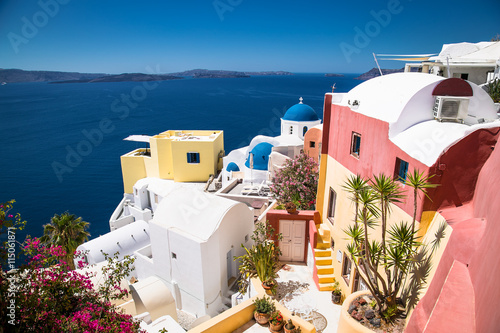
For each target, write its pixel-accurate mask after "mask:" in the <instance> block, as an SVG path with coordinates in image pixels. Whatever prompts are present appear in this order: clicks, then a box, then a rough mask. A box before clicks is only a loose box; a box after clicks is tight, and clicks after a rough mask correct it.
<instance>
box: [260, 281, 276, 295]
mask: <svg viewBox="0 0 500 333" xmlns="http://www.w3.org/2000/svg"><path fill="white" fill-rule="evenodd" d="M277 286H278V282H277V281H276V279H274V278H269V279H267V280H265V281H264V282H262V287H263V288H264V290H265V291H266V294H268V295H269V296H273V295H276V287H277Z"/></svg>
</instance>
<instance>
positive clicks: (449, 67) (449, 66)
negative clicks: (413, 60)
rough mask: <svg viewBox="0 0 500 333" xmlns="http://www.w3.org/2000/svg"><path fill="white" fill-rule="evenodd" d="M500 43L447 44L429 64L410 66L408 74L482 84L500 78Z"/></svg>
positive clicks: (407, 68)
mask: <svg viewBox="0 0 500 333" xmlns="http://www.w3.org/2000/svg"><path fill="white" fill-rule="evenodd" d="M499 67H500V41H498V42H479V43H454V44H444V45H443V48H442V49H441V52H440V53H439V54H438V55H437V56H434V57H430V58H429V59H428V60H427V61H423V62H422V63H418V64H406V66H405V72H412V71H421V72H423V73H430V74H434V75H439V76H443V77H446V78H461V79H464V80H468V81H471V82H473V83H475V84H478V85H481V84H483V83H487V82H490V81H492V80H494V79H495V78H497V79H498V78H499Z"/></svg>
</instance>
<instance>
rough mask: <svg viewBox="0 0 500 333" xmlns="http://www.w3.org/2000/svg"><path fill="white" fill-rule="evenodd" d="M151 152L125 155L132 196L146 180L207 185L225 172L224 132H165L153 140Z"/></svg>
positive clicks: (123, 163) (124, 169) (143, 150)
mask: <svg viewBox="0 0 500 333" xmlns="http://www.w3.org/2000/svg"><path fill="white" fill-rule="evenodd" d="M149 144H150V149H146V148H140V149H136V150H133V151H131V152H129V153H127V154H125V155H122V156H121V158H120V159H121V166H122V175H123V187H124V192H125V193H132V191H133V186H134V184H135V183H136V182H137V181H138V180H139V179H142V178H146V177H156V178H161V179H172V180H174V181H176V182H205V181H207V180H208V178H209V177H210V175H217V173H218V171H220V170H221V169H222V157H223V156H224V137H223V131H174V130H170V131H165V132H162V133H160V134H158V135H155V136H152V137H150V138H149Z"/></svg>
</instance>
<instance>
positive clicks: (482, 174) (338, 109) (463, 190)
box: [317, 73, 500, 332]
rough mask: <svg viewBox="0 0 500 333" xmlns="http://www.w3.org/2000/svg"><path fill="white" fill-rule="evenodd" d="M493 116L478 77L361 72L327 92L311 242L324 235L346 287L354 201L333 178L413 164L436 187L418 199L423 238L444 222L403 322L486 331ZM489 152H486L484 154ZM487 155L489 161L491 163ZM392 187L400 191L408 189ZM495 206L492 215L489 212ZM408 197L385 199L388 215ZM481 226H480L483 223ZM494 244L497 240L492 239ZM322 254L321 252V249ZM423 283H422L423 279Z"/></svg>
mask: <svg viewBox="0 0 500 333" xmlns="http://www.w3.org/2000/svg"><path fill="white" fill-rule="evenodd" d="M499 132H500V121H499V120H498V116H497V114H496V109H495V106H494V103H493V101H492V100H491V98H490V97H489V96H488V94H487V93H486V92H485V91H483V90H482V89H481V88H480V87H479V86H477V85H475V84H473V83H471V82H468V81H465V80H462V79H457V78H451V79H445V78H442V77H439V76H433V75H428V74H421V73H398V74H391V75H386V76H382V77H378V78H375V79H371V80H368V81H366V82H364V83H362V84H360V85H358V86H357V87H355V88H353V89H352V90H351V91H349V92H348V93H340V94H337V93H334V94H330V93H329V94H326V96H325V104H324V115H323V139H322V149H321V166H320V181H319V188H318V200H317V208H318V210H319V212H320V214H321V220H322V223H321V225H319V226H318V240H317V243H318V244H323V246H322V247H321V248H322V249H323V250H325V247H324V244H325V243H327V244H329V245H330V246H329V248H328V249H327V250H329V251H330V252H331V253H330V255H329V258H331V265H330V266H331V269H332V272H333V275H334V277H335V279H336V280H337V281H338V282H339V283H340V285H341V288H342V290H343V292H344V294H345V295H349V294H351V293H353V292H355V291H357V290H362V289H365V288H366V287H365V284H364V281H363V277H362V276H363V275H362V274H360V273H359V272H356V269H355V267H354V265H353V264H352V262H351V260H350V258H349V255H348V252H347V249H346V246H347V244H348V242H349V241H348V240H346V236H345V233H344V232H343V230H345V228H346V227H347V226H348V225H349V224H350V223H352V219H353V216H354V207H353V205H352V203H351V201H350V198H349V194H348V193H347V192H346V191H344V190H343V189H342V185H343V184H344V183H345V181H346V180H347V179H348V177H349V176H351V175H355V174H360V175H361V176H363V177H365V178H370V177H373V175H378V174H381V173H384V174H386V175H393V176H394V178H395V179H398V177H401V178H403V179H405V178H406V175H407V172H411V171H413V169H418V170H419V171H423V172H425V174H429V175H434V177H433V178H432V181H433V182H434V183H436V184H439V186H438V187H437V188H435V189H432V190H430V191H429V193H428V194H429V197H430V200H429V199H427V198H425V196H424V197H421V198H419V200H418V202H417V220H418V222H419V228H420V235H421V236H423V241H424V242H426V241H428V240H430V239H431V238H432V237H434V235H435V234H436V232H437V231H438V230H439V226H440V225H443V222H445V224H444V225H445V226H446V229H445V230H444V232H445V236H444V238H443V239H442V241H441V246H440V248H439V250H438V252H437V253H436V254H435V256H434V257H433V258H434V263H433V268H432V270H431V273H430V276H429V281H432V282H430V283H429V285H428V286H426V288H425V290H424V293H426V294H425V296H424V297H423V299H422V300H421V301H420V302H419V303H418V306H417V307H416V309H415V311H414V312H413V313H412V314H411V317H410V319H409V325H408V328H407V331H409V332H423V331H426V332H436V331H438V330H442V329H445V328H447V329H448V330H449V331H452V332H492V331H495V330H494V329H493V327H494V326H495V324H497V325H496V326H498V324H500V315H499V312H498V311H495V307H494V306H492V304H491V302H494V301H493V300H494V299H496V297H492V298H490V297H488V295H492V296H493V295H494V296H498V294H499V293H500V292H499V291H498V288H495V287H500V283H496V281H497V280H498V278H497V277H498V273H499V270H500V260H499V259H498V258H497V257H496V254H495V252H496V251H495V250H494V248H495V246H494V245H493V241H494V239H496V238H499V237H500V227H498V223H495V222H496V220H497V219H498V218H499V217H498V216H500V215H498V213H499V212H497V210H500V208H498V207H497V206H498V205H497V204H496V203H498V198H497V197H498V194H497V188H496V185H497V184H500V182H499V181H500V173H499V172H498V171H496V170H495V167H494V165H495V163H496V165H498V163H499V162H500V153H497V152H494V151H493V149H494V147H495V145H496V142H497V139H498V135H499ZM492 152H493V155H492ZM495 161H496V162H495ZM401 188H402V190H403V191H405V192H406V193H407V194H409V197H411V193H409V190H408V188H405V186H404V184H403V183H401ZM495 213H497V214H495ZM412 214H413V200H411V199H410V200H407V201H406V202H405V203H402V204H397V205H393V207H392V215H391V221H390V223H396V222H399V221H401V220H406V221H411V219H412ZM486 231H488V232H486ZM496 248H498V246H496ZM322 256H324V254H322ZM427 287H428V288H427Z"/></svg>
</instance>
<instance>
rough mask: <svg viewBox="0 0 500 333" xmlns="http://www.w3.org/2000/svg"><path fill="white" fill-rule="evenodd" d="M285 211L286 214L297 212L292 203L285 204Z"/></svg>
mask: <svg viewBox="0 0 500 333" xmlns="http://www.w3.org/2000/svg"><path fill="white" fill-rule="evenodd" d="M285 209H286V211H287V212H288V214H295V213H296V212H297V206H296V205H295V204H294V203H293V202H287V203H286V204H285Z"/></svg>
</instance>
